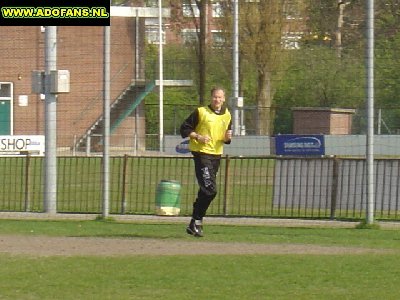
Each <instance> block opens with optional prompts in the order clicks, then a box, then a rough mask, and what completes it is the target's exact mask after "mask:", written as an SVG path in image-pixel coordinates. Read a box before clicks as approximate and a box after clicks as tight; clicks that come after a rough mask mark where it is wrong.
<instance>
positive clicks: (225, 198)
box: [223, 155, 230, 216]
mask: <svg viewBox="0 0 400 300" xmlns="http://www.w3.org/2000/svg"><path fill="white" fill-rule="evenodd" d="M225 161H226V163H225V187H224V209H223V214H224V216H226V215H228V191H229V185H228V182H229V163H230V159H229V155H227V156H226V157H225Z"/></svg>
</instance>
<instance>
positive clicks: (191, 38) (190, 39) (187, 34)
mask: <svg viewBox="0 0 400 300" xmlns="http://www.w3.org/2000/svg"><path fill="white" fill-rule="evenodd" d="M181 34H182V41H183V43H184V44H185V45H190V44H193V43H195V42H196V41H197V31H196V29H182V33H181Z"/></svg>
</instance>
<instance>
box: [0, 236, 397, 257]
mask: <svg viewBox="0 0 400 300" xmlns="http://www.w3.org/2000/svg"><path fill="white" fill-rule="evenodd" d="M389 252H390V250H381V249H369V248H358V247H336V246H329V247H328V246H318V245H297V244H253V243H252V244H250V243H219V242H209V241H207V240H205V239H196V238H194V239H193V241H179V240H170V239H165V240H160V239H143V238H129V239H127V238H125V239H123V238H93V237H45V236H15V235H2V236H0V253H7V254H12V255H29V256H88V255H93V256H126V255H199V254H204V255H207V254H221V255H224V254H225V255H226V254H234V255H243V254H313V255H334V254H367V253H371V254H372V253H375V254H379V253H389Z"/></svg>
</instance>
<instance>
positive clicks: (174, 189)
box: [156, 180, 181, 216]
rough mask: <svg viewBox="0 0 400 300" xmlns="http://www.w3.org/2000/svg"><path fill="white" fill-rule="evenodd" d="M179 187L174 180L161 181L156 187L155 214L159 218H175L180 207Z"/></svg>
mask: <svg viewBox="0 0 400 300" xmlns="http://www.w3.org/2000/svg"><path fill="white" fill-rule="evenodd" d="M180 192H181V185H180V183H179V182H178V181H174V180H161V182H160V183H159V184H158V186H157V193H156V213H157V215H159V216H177V215H179V213H180V210H181V208H180V206H181V198H180Z"/></svg>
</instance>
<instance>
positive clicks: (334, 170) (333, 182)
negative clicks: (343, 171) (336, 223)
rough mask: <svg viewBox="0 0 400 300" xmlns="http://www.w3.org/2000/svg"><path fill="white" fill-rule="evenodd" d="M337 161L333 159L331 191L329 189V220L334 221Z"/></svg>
mask: <svg viewBox="0 0 400 300" xmlns="http://www.w3.org/2000/svg"><path fill="white" fill-rule="evenodd" d="M338 161H339V160H338V159H337V158H336V157H334V159H333V174H332V189H331V215H330V219H331V220H334V219H335V217H336V216H335V215H336V197H337V189H338V174H339V169H338V168H339V163H338Z"/></svg>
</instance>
